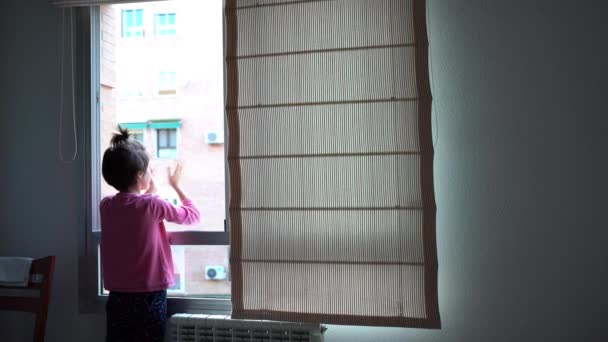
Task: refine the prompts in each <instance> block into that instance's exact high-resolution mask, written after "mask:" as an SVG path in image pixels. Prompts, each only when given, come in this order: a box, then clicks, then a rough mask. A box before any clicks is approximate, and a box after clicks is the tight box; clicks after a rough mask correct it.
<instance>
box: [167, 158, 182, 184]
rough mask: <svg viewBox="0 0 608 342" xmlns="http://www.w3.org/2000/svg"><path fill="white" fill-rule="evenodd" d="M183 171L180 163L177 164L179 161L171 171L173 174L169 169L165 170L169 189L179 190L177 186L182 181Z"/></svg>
mask: <svg viewBox="0 0 608 342" xmlns="http://www.w3.org/2000/svg"><path fill="white" fill-rule="evenodd" d="M183 169H184V166H183V164H182V162H179V161H178V162H177V164H176V165H175V169H174V170H173V172H171V167H168V168H167V173H168V176H169V185H171V187H172V188H173V189H177V188H179V184H180V182H181V180H182V171H183Z"/></svg>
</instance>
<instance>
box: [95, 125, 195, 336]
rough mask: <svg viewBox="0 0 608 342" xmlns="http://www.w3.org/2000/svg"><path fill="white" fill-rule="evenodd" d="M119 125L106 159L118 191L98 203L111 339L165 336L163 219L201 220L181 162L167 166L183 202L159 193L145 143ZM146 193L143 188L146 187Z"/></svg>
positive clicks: (167, 275)
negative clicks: (174, 202)
mask: <svg viewBox="0 0 608 342" xmlns="http://www.w3.org/2000/svg"><path fill="white" fill-rule="evenodd" d="M129 136H130V134H129V132H128V131H127V130H126V129H122V128H119V133H116V134H114V136H113V137H112V140H111V142H110V147H109V148H108V149H107V150H106V151H105V153H104V155H103V161H102V174H103V178H104V179H105V181H106V182H107V183H108V184H110V185H111V186H113V187H114V188H115V189H116V190H118V193H117V194H115V195H112V196H108V197H106V198H104V199H103V200H102V201H101V204H100V205H99V209H100V215H101V266H102V271H103V281H104V287H105V288H106V289H107V290H108V291H110V296H109V298H108V302H107V304H106V314H107V323H106V327H107V335H106V342H110V341H112V342H118V341H162V340H163V338H164V334H165V323H166V319H167V288H169V287H171V286H172V285H173V284H174V280H173V259H172V257H171V248H170V245H169V241H168V239H167V232H166V230H165V225H164V223H163V221H164V220H167V221H169V222H175V223H179V224H196V223H198V222H199V211H198V209H197V208H196V206H195V205H194V204H193V203H192V201H191V200H190V199H188V196H186V194H185V193H184V192H183V191H182V189H181V187H180V180H181V176H182V165H181V164H180V163H178V164H177V166H176V167H175V170H174V171H173V172H171V170H168V174H169V175H168V176H169V184H170V185H171V187H172V188H173V189H174V190H175V192H176V193H177V195H178V196H179V199H180V200H181V202H182V205H181V206H180V207H177V206H174V205H172V204H171V203H169V202H167V201H165V200H164V199H162V198H160V197H158V196H157V195H155V194H154V193H155V191H156V187H155V185H154V181H153V180H152V175H151V172H150V169H149V168H148V163H149V157H148V154H147V153H146V150H145V148H144V146H143V145H142V144H141V143H139V142H138V141H136V140H133V139H129ZM144 191H145V193H143V194H142V192H144Z"/></svg>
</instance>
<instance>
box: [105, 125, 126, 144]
mask: <svg viewBox="0 0 608 342" xmlns="http://www.w3.org/2000/svg"><path fill="white" fill-rule="evenodd" d="M129 137H131V133H129V130H128V129H126V128H123V127H120V126H118V133H114V135H112V140H110V147H113V148H116V147H118V146H119V145H122V144H124V143H126V142H127V140H129Z"/></svg>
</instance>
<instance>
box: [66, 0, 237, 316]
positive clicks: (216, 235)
mask: <svg viewBox="0 0 608 342" xmlns="http://www.w3.org/2000/svg"><path fill="white" fill-rule="evenodd" d="M100 24H101V18H100V7H99V6H91V7H82V8H79V9H78V11H77V16H76V27H77V28H78V30H77V33H76V39H77V44H78V48H76V49H75V58H76V60H77V70H78V71H77V72H78V73H79V74H80V77H78V78H77V80H78V82H82V84H80V87H77V89H79V93H80V94H77V95H78V98H79V100H78V105H79V106H80V107H81V108H82V112H83V113H90V115H86V114H85V115H84V118H83V121H84V140H85V146H84V152H83V155H84V159H85V163H84V165H83V166H84V169H85V177H84V181H85V183H84V185H85V186H84V192H85V194H84V195H85V199H86V200H85V204H84V210H85V222H84V225H83V229H82V230H81V233H80V234H79V248H78V249H79V250H78V255H79V262H78V279H79V286H78V289H79V292H78V293H79V295H78V296H79V312H80V313H96V314H103V313H105V303H106V301H107V295H105V294H103V293H102V276H101V263H100V259H99V256H100V254H99V243H100V240H101V234H100V233H101V232H100V230H99V227H100V226H99V222H100V218H99V210H98V206H99V202H100V200H101V158H100V156H101V146H100V145H101V144H100V132H101V130H100V128H101V123H100V118H101V108H100V94H101V83H100V79H101V74H100V70H101V68H100V65H101V62H100V59H101V54H100V52H101V27H100ZM223 36H224V38H225V34H223ZM225 76H226V73H225V70H224V94H225V93H226V87H225ZM225 122H226V113H225V112H224V123H225ZM226 129H227V128H226V126H225V125H224V131H226ZM226 157H227V149H224V158H226ZM224 175H225V180H226V182H225V184H226V185H225V188H226V196H229V194H230V190H229V187H230V183H229V181H228V176H229V174H228V167H227V163H225V166H224ZM226 199H227V200H226V216H225V217H226V219H225V220H224V231H204V232H202V231H179V232H170V233H169V234H168V237H169V242H170V244H171V245H208V246H229V248H230V222H229V215H228V203H229V201H228V197H226ZM170 295H171V294H169V296H170ZM167 308H168V314H173V313H178V312H188V313H205V314H221V315H229V314H230V313H231V311H232V304H231V296H227V297H225V298H218V297H204V296H202V295H194V296H188V297H169V298H167Z"/></svg>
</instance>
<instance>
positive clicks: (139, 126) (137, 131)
mask: <svg viewBox="0 0 608 342" xmlns="http://www.w3.org/2000/svg"><path fill="white" fill-rule="evenodd" d="M118 125H119V126H120V127H122V128H126V129H128V130H129V132H130V133H131V139H134V140H137V141H139V142H140V143H142V144H144V145H145V132H146V128H147V127H148V124H147V123H146V122H123V123H119V124H118Z"/></svg>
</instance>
